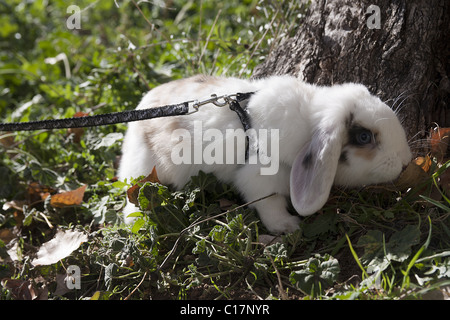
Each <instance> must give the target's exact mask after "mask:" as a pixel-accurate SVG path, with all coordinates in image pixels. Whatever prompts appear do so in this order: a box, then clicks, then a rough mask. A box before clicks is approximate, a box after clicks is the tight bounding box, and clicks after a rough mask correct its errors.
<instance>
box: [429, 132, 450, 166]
mask: <svg viewBox="0 0 450 320" xmlns="http://www.w3.org/2000/svg"><path fill="white" fill-rule="evenodd" d="M430 145H431V155H432V156H433V157H435V158H436V159H437V160H438V162H439V163H442V161H443V160H444V158H447V156H446V154H447V150H448V147H449V145H450V128H439V127H438V128H435V129H434V130H433V132H432V133H431V137H430Z"/></svg>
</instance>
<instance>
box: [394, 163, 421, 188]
mask: <svg viewBox="0 0 450 320" xmlns="http://www.w3.org/2000/svg"><path fill="white" fill-rule="evenodd" d="M428 177H429V176H428V174H427V172H426V171H425V170H424V168H423V167H421V166H420V165H418V164H417V163H416V161H415V160H413V161H412V162H410V163H409V164H408V166H407V167H406V169H405V170H403V172H402V173H401V174H400V176H399V177H398V179H397V180H396V181H395V186H396V188H397V189H399V190H405V189H408V188H413V187H415V186H417V185H420V184H421V183H423V182H424V181H425V180H426V179H427V178H428Z"/></svg>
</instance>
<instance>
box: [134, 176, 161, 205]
mask: <svg viewBox="0 0 450 320" xmlns="http://www.w3.org/2000/svg"><path fill="white" fill-rule="evenodd" d="M145 182H154V183H161V182H160V181H159V179H158V174H157V173H156V167H153V170H152V172H151V173H150V174H149V175H148V176H147V177H145V178H144V179H142V180H140V181H139V182H138V183H136V184H135V185H134V186H132V187H131V188H129V189H128V190H127V196H128V200H129V201H130V202H131V203H132V204H134V205H136V206H139V200H138V196H139V189H140V188H141V185H142V184H144V183H145Z"/></svg>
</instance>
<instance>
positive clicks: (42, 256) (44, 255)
mask: <svg viewBox="0 0 450 320" xmlns="http://www.w3.org/2000/svg"><path fill="white" fill-rule="evenodd" d="M87 240H88V238H87V235H86V234H85V233H83V232H79V231H63V230H58V232H57V233H56V235H55V237H54V238H53V239H52V240H50V241H47V242H46V243H44V244H43V245H42V246H41V247H40V248H39V251H38V252H37V258H36V259H34V260H33V261H31V264H32V265H34V266H39V265H50V264H54V263H56V262H58V261H59V260H61V259H64V258H65V257H67V256H69V255H70V254H71V253H72V252H73V251H75V250H76V249H78V247H79V246H80V245H81V244H82V243H83V242H86V241H87Z"/></svg>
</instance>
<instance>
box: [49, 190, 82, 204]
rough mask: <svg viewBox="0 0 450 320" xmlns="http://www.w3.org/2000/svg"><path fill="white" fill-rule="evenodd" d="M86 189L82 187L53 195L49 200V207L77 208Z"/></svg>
mask: <svg viewBox="0 0 450 320" xmlns="http://www.w3.org/2000/svg"><path fill="white" fill-rule="evenodd" d="M86 187H87V185H84V186H82V187H79V188H78V189H76V190H72V191H67V192H63V193H58V194H54V195H52V198H51V199H50V205H51V206H52V207H54V208H63V207H68V206H78V205H80V204H81V203H82V202H83V197H84V192H85V191H86Z"/></svg>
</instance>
